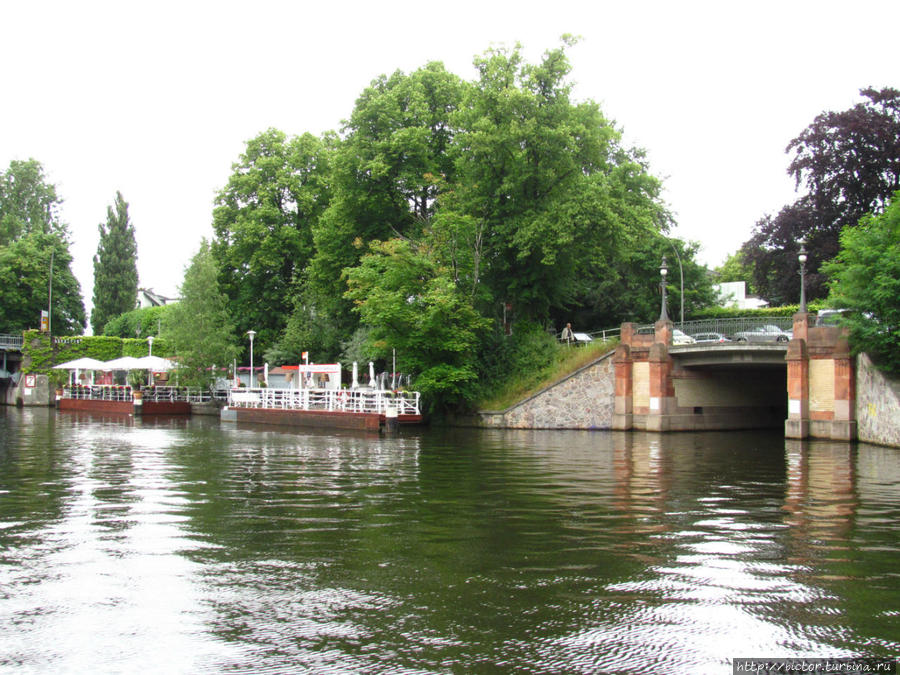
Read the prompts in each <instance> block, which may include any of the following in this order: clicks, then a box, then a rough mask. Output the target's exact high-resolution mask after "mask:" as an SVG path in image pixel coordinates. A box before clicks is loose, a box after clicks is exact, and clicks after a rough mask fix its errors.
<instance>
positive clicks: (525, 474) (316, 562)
mask: <svg viewBox="0 0 900 675" xmlns="http://www.w3.org/2000/svg"><path fill="white" fill-rule="evenodd" d="M898 560H900V450H896V449H889V448H880V447H875V446H868V445H862V444H860V445H848V444H844V443H833V442H799V441H786V440H785V439H783V438H781V437H780V436H779V435H778V434H777V433H768V432H766V433H756V432H753V433H737V432H731V433H705V434H689V433H685V434H669V435H656V434H645V433H625V432H549V431H531V432H527V431H495V430H492V431H479V430H471V429H426V430H421V431H410V430H404V431H403V433H401V435H399V436H397V437H379V436H377V435H363V434H351V433H346V434H344V433H303V432H298V431H294V430H288V429H280V428H275V427H244V426H237V425H234V424H228V423H222V424H220V423H219V421H218V420H217V419H209V418H200V417H196V418H192V419H152V418H146V419H143V420H142V419H136V420H135V419H131V418H126V417H105V418H104V417H92V416H87V415H83V414H72V413H58V412H56V411H54V410H45V409H26V410H17V409H14V408H5V409H2V408H0V669H4V670H13V669H14V670H16V672H42V673H43V672H54V673H57V672H75V673H87V672H123V673H131V672H139V671H143V672H165V673H220V672H234V673H250V672H252V673H266V672H272V673H275V672H278V673H282V672H291V673H294V672H297V673H304V672H310V673H329V672H334V673H382V672H383V673H505V672H524V673H731V666H730V663H731V659H733V658H735V657H791V656H819V657H839V656H855V655H868V656H879V657H887V656H895V655H897V654H898V653H900V563H898Z"/></svg>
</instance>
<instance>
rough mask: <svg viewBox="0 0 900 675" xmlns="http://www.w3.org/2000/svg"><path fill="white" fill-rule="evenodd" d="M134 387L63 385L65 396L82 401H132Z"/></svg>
mask: <svg viewBox="0 0 900 675" xmlns="http://www.w3.org/2000/svg"><path fill="white" fill-rule="evenodd" d="M132 393H133V392H132V389H131V387H128V386H123V385H117V384H76V385H70V386H67V387H63V398H74V399H78V400H80V401H131V400H134V399H133V396H132Z"/></svg>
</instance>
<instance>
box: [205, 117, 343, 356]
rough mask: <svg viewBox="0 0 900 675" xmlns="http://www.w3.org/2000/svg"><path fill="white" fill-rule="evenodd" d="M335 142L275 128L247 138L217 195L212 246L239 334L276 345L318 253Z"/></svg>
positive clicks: (222, 287)
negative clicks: (316, 235)
mask: <svg viewBox="0 0 900 675" xmlns="http://www.w3.org/2000/svg"><path fill="white" fill-rule="evenodd" d="M329 161H330V160H329V147H328V144H327V143H326V142H325V141H323V140H322V139H319V138H316V137H314V136H312V135H310V134H304V135H302V136H297V137H291V138H288V137H287V136H286V135H285V134H284V133H282V132H280V131H277V130H275V129H269V130H268V131H266V132H264V133H262V134H260V135H259V136H257V137H256V138H253V139H251V140H250V141H249V142H248V143H247V148H246V150H245V152H244V154H242V155H241V157H240V161H239V162H238V163H236V164H234V166H233V167H232V168H233V171H234V173H233V174H232V176H231V177H230V178H229V179H228V185H227V186H226V187H225V188H224V189H223V190H222V191H221V192H220V193H219V195H218V197H217V198H216V207H215V209H214V211H213V229H214V231H215V234H216V238H215V240H214V241H213V244H212V252H213V255H214V257H215V261H216V263H217V265H218V269H219V283H220V287H221V290H222V292H223V293H224V294H225V295H226V297H227V298H228V301H229V304H230V306H231V308H232V311H233V316H234V317H235V320H236V326H235V329H236V333H235V335H237V334H243V333H245V332H246V331H247V330H251V329H252V330H255V331H256V332H257V334H258V338H259V342H260V344H273V343H274V342H275V340H276V339H277V338H278V336H279V334H280V333H281V331H282V330H283V329H284V326H285V324H286V320H287V316H288V314H287V312H286V311H285V307H286V306H288V307H289V306H290V300H291V298H292V297H294V295H295V294H296V293H297V291H298V290H299V288H298V282H299V279H300V277H301V276H302V274H303V273H304V270H305V269H306V267H307V265H308V263H309V259H310V258H311V257H312V254H313V241H312V236H313V235H312V228H313V226H314V225H315V223H316V222H317V221H318V218H319V216H320V215H321V213H322V211H323V210H324V209H325V208H326V207H327V206H328V202H329V199H330V188H329V181H328V177H329V174H330V169H329Z"/></svg>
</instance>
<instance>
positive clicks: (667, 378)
mask: <svg viewBox="0 0 900 675" xmlns="http://www.w3.org/2000/svg"><path fill="white" fill-rule="evenodd" d="M660 323H663V322H660ZM668 323H669V325H671V322H668ZM658 325H659V324H657V326H658ZM658 335H659V332H658V331H657V336H658ZM670 339H671V334H670ZM648 360H649V361H650V409H649V410H648V412H647V427H646V428H647V431H668V430H669V423H670V418H669V416H670V415H671V414H672V413H673V412H674V410H675V385H674V384H673V383H672V358H671V357H670V356H669V348H668V346H667V345H666V344H665V343H663V342H654V343H653V346H652V347H650V356H649V359H648Z"/></svg>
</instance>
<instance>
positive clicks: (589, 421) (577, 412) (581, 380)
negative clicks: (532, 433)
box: [478, 352, 615, 429]
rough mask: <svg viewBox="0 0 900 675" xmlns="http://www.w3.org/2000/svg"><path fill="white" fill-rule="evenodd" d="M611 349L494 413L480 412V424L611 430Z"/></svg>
mask: <svg viewBox="0 0 900 675" xmlns="http://www.w3.org/2000/svg"><path fill="white" fill-rule="evenodd" d="M612 356H613V352H610V353H608V354H606V355H605V356H601V357H600V358H599V359H597V360H596V361H593V362H592V363H589V364H588V365H586V366H584V367H583V368H581V369H579V370H576V371H575V372H574V373H572V374H571V375H569V376H568V377H566V378H564V379H562V380H560V381H559V382H556V383H554V384H552V385H550V386H549V387H546V388H544V389H542V390H541V391H539V392H538V393H536V394H534V395H533V396H530V397H529V398H527V399H525V400H524V401H521V402H519V403H517V404H516V405H514V406H512V407H511V408H508V409H507V410H503V411H498V412H481V413H479V415H478V418H479V420H478V422H479V424H480V426H486V427H495V428H505V429H611V428H612V416H613V403H614V394H615V370H614V368H613V362H612Z"/></svg>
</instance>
